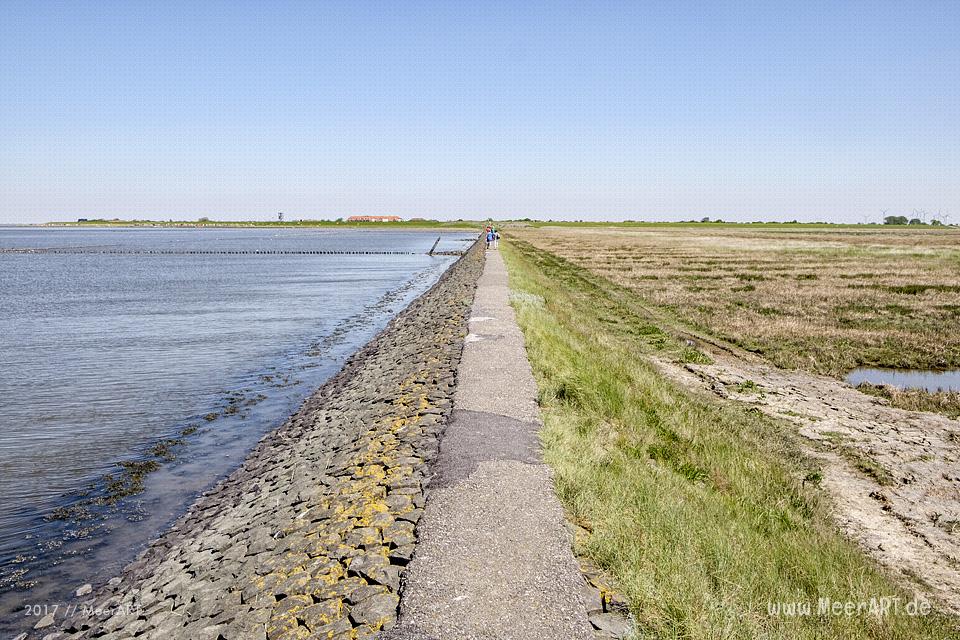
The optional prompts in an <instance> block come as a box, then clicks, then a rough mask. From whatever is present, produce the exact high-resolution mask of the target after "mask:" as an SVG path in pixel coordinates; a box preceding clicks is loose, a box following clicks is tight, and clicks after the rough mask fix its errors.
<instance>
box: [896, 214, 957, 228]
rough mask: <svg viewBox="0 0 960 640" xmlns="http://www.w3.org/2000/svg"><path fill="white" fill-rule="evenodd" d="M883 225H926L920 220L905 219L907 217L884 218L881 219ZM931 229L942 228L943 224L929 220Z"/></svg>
mask: <svg viewBox="0 0 960 640" xmlns="http://www.w3.org/2000/svg"><path fill="white" fill-rule="evenodd" d="M883 224H889V225H926V224H927V223H926V222H924V221H923V220H921V219H920V218H907V216H886V217H885V218H884V219H883ZM930 226H931V227H940V226H943V223H942V222H941V221H939V220H936V219H934V220H931V221H930Z"/></svg>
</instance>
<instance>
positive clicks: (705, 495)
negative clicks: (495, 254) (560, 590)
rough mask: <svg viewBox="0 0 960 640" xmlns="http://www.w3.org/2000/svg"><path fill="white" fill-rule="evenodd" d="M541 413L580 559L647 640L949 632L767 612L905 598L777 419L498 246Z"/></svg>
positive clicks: (645, 331)
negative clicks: (676, 377) (612, 582)
mask: <svg viewBox="0 0 960 640" xmlns="http://www.w3.org/2000/svg"><path fill="white" fill-rule="evenodd" d="M501 248H502V252H503V254H504V256H505V258H506V259H507V262H508V266H509V269H510V282H511V288H512V289H513V290H514V292H515V294H514V296H513V304H514V305H515V307H516V309H517V317H518V321H519V323H520V325H521V328H522V329H523V331H524V334H525V337H526V342H527V349H528V353H529V357H530V361H531V365H532V367H533V370H534V373H535V376H536V378H537V383H538V387H539V394H540V403H541V407H542V412H543V418H544V424H545V426H544V429H543V431H542V439H543V444H544V455H545V458H546V460H547V462H548V463H549V464H550V465H551V466H552V467H553V469H554V470H555V482H556V487H557V492H558V495H559V496H560V498H561V500H562V501H563V503H564V505H565V506H566V508H567V510H568V512H569V514H570V516H571V517H572V518H573V519H575V520H578V521H582V522H585V523H589V528H590V529H591V531H592V533H591V534H590V536H589V538H588V539H587V540H586V541H585V542H583V543H582V548H580V549H578V551H580V552H582V553H584V554H586V555H587V556H589V557H590V558H591V559H592V560H594V561H595V562H596V563H597V564H598V565H600V566H601V567H603V568H605V569H606V570H607V571H609V572H610V573H611V574H612V575H613V576H614V578H615V579H616V580H617V581H618V583H619V586H620V588H621V589H622V591H623V592H624V594H625V595H626V596H627V598H628V599H629V600H630V606H631V611H632V613H633V615H634V617H635V618H636V620H637V623H638V627H639V629H638V631H639V635H640V637H644V638H690V639H702V638H784V639H786V638H790V639H794V638H800V639H809V640H814V639H816V640H821V639H831V638H833V639H838V640H839V639H841V638H842V639H847V638H889V639H894V638H904V639H906V638H948V637H956V633H957V630H956V627H955V621H954V620H953V619H947V618H945V617H941V616H937V615H930V616H926V617H908V616H905V615H898V616H887V617H884V618H882V619H877V618H873V617H870V616H865V615H859V616H856V615H855V616H850V617H848V616H843V615H840V616H820V615H811V616H800V617H778V616H775V615H771V614H770V613H769V612H768V603H776V602H796V601H802V602H813V604H814V606H815V605H816V602H817V599H818V598H822V597H823V598H832V599H834V600H840V601H863V600H869V599H870V598H872V597H882V596H891V595H893V596H900V597H902V598H904V599H905V600H906V599H909V597H908V596H907V595H906V593H905V592H904V591H903V590H901V589H900V588H899V587H898V586H896V585H895V584H894V582H893V581H892V580H891V579H890V578H889V577H888V576H887V575H886V574H885V573H884V572H883V571H882V570H881V569H880V568H878V567H877V566H876V565H875V564H874V563H873V562H872V561H871V560H870V559H869V558H868V557H866V556H865V555H864V554H863V553H862V552H861V551H860V550H859V549H858V548H857V547H856V546H855V545H854V544H853V543H851V542H849V541H847V540H846V539H844V538H843V537H842V536H841V535H840V534H839V533H837V531H836V529H835V526H834V524H833V523H832V522H831V520H830V517H829V505H828V504H827V502H826V500H825V498H824V494H823V493H822V490H820V489H818V488H817V485H818V484H819V479H820V477H821V476H820V470H819V469H818V468H817V465H816V464H814V463H813V462H811V461H810V460H808V459H806V458H805V457H804V456H803V455H802V454H801V451H800V447H799V441H798V436H796V435H795V434H794V432H793V430H792V428H791V427H790V426H789V425H788V424H787V423H782V422H779V421H775V420H773V419H770V418H767V417H764V416H762V415H758V414H757V413H756V412H751V411H749V409H748V408H746V407H744V406H742V405H740V404H737V403H723V402H721V401H719V400H717V399H715V398H713V397H707V396H701V395H697V394H693V393H691V392H689V391H687V390H685V389H683V388H681V387H679V386H678V385H676V384H674V383H672V382H670V381H668V380H667V379H665V378H664V377H662V376H661V375H659V374H658V373H657V372H656V370H655V369H654V368H653V367H652V366H651V365H650V364H649V362H648V361H647V359H646V358H645V356H646V355H657V356H660V357H666V358H671V359H682V348H681V347H678V345H677V343H676V340H674V339H673V338H671V337H670V336H669V335H667V334H666V333H665V332H664V331H662V330H661V329H659V328H658V327H657V326H655V325H654V324H651V323H650V321H649V320H647V319H645V314H644V311H643V309H640V308H638V307H636V306H635V305H634V304H632V303H631V300H633V299H634V298H632V297H631V296H630V295H629V294H628V293H627V292H625V291H623V290H621V289H619V288H618V287H616V286H615V285H613V284H612V283H609V282H608V281H604V280H603V279H600V278H598V277H597V276H595V275H593V274H589V273H588V272H585V271H583V270H582V269H579V268H577V267H574V266H572V265H571V264H570V263H568V262H566V261H563V260H560V259H558V258H556V257H555V256H553V255H551V254H549V253H545V252H542V251H538V250H536V249H534V248H533V247H531V246H530V245H529V244H526V243H520V242H512V241H511V242H509V243H507V242H504V243H503V244H501Z"/></svg>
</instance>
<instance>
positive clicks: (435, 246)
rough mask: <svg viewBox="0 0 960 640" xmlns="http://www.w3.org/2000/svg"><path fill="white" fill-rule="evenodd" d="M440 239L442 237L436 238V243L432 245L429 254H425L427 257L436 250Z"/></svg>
mask: <svg viewBox="0 0 960 640" xmlns="http://www.w3.org/2000/svg"><path fill="white" fill-rule="evenodd" d="M441 237H442V236H437V241H436V242H434V243H433V246H432V247H430V252H429V253H427V255H428V256H432V255H433V250H434V249H436V248H437V245H438V244H440V238H441Z"/></svg>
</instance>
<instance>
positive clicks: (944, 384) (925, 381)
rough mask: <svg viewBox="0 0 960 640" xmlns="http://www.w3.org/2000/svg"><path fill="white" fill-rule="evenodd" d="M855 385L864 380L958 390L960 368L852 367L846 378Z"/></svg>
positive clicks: (910, 387)
mask: <svg viewBox="0 0 960 640" xmlns="http://www.w3.org/2000/svg"><path fill="white" fill-rule="evenodd" d="M846 380H847V382H848V383H850V384H851V385H853V386H857V385H859V384H862V383H864V382H869V383H870V384H876V385H880V384H888V385H891V386H894V387H899V388H900V389H923V390H925V391H931V392H936V391H960V369H955V370H951V371H928V370H924V369H872V368H867V367H861V368H859V369H854V370H853V371H851V372H850V373H849V374H847V378H846Z"/></svg>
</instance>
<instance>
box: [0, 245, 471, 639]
mask: <svg viewBox="0 0 960 640" xmlns="http://www.w3.org/2000/svg"><path fill="white" fill-rule="evenodd" d="M437 236H441V237H442V240H441V242H440V244H439V246H438V247H437V249H438V250H441V251H443V250H457V249H464V248H466V247H467V246H468V243H469V242H470V241H472V240H473V239H474V237H475V236H474V235H473V234H469V233H466V234H463V233H458V234H453V233H443V234H441V233H436V232H435V233H430V232H410V231H374V230H362V231H358V230H327V229H295V230H281V229H46V228H0V496H3V500H2V501H0V619H2V620H4V622H3V623H0V632H3V631H4V629H11V628H14V626H17V617H18V615H19V611H18V610H19V609H21V608H23V607H25V606H27V605H44V604H55V603H57V602H60V601H63V600H64V599H65V598H66V597H67V596H69V595H70V594H71V593H72V592H73V591H74V590H75V589H76V588H77V587H79V586H80V585H82V584H84V583H87V582H92V583H94V584H96V583H97V582H98V581H102V580H105V579H107V578H109V577H110V576H112V575H113V574H115V573H116V572H117V571H119V569H120V568H122V566H123V565H124V564H125V563H126V562H128V561H129V560H131V559H133V557H134V556H135V555H136V553H137V552H138V551H139V550H140V549H142V548H143V547H144V546H145V544H146V543H147V542H148V541H149V540H150V539H152V538H153V537H155V536H156V535H157V534H158V533H159V532H161V531H162V530H163V529H164V528H165V527H166V526H167V525H168V524H169V523H170V522H171V521H172V520H173V519H174V518H176V517H177V516H178V515H179V514H180V513H182V512H183V510H184V509H185V508H186V506H188V505H189V503H190V502H191V501H192V500H193V499H194V498H195V497H196V496H197V495H198V493H200V492H202V491H203V490H205V489H206V488H209V487H210V486H212V485H213V484H214V483H215V482H216V481H217V480H218V479H220V478H221V477H223V476H224V475H226V474H227V473H229V471H231V470H232V469H233V468H235V467H236V466H237V465H238V464H239V463H240V462H241V461H242V460H243V457H244V455H245V454H246V453H247V452H248V451H249V450H250V449H251V448H252V447H253V445H254V444H256V442H257V441H258V440H259V439H260V438H261V437H262V436H263V435H264V434H265V433H266V432H268V431H269V430H271V429H273V428H276V427H277V426H279V425H280V424H282V422H283V421H284V420H285V418H286V417H287V416H288V415H289V414H290V413H291V412H292V411H294V410H295V409H296V407H297V406H298V405H299V404H300V403H301V402H302V401H303V399H304V398H306V397H307V396H308V395H309V394H310V393H311V392H312V391H313V390H314V389H316V388H317V387H318V386H320V385H321V384H322V383H323V382H324V381H325V380H326V379H327V378H328V377H329V376H330V375H332V374H333V373H335V372H336V371H337V370H338V369H339V368H340V366H341V365H342V363H343V361H344V360H345V359H346V358H347V357H348V356H349V355H350V354H351V353H353V352H354V351H355V350H356V349H357V348H358V347H359V346H361V345H362V344H363V343H365V342H367V341H368V340H369V339H370V338H372V337H373V336H374V335H375V334H376V333H377V332H378V331H379V330H380V329H382V328H383V327H384V326H385V325H386V323H387V322H388V321H389V319H390V318H391V317H392V316H393V315H395V314H396V313H397V312H398V311H399V310H400V309H402V308H403V307H404V306H406V304H408V303H409V302H410V301H411V300H413V299H414V298H415V297H416V296H417V295H419V294H420V293H422V292H423V291H425V290H426V289H428V288H429V287H430V286H431V285H432V284H433V283H434V282H435V281H436V279H437V278H438V277H439V275H440V274H441V273H443V271H444V270H445V269H446V268H447V267H448V266H449V265H450V263H451V262H452V261H453V260H454V258H452V257H449V256H428V255H426V253H427V251H429V249H430V247H431V246H432V245H433V243H434V241H436V239H437ZM52 248H55V249H70V250H71V251H72V252H70V253H52V252H35V253H23V252H12V251H10V250H19V249H52ZM100 251H105V252H106V251H133V252H149V251H164V252H167V253H163V254H150V253H130V254H115V253H100ZM189 251H211V252H212V251H233V252H245V251H279V252H288V253H276V254H259V255H258V254H250V253H232V254H226V255H221V254H190V253H188V252H189ZM294 251H300V252H307V251H373V252H376V251H405V252H409V254H406V255H383V254H374V255H314V254H302V253H301V254H293V253H289V252H294ZM169 252H176V253H169ZM158 445H159V446H158ZM145 462H146V463H147V466H146V467H145V466H143V464H144V463H145ZM124 464H126V465H127V467H126V468H124V466H123V465H124ZM131 469H132V470H134V471H144V470H149V471H150V472H149V473H145V474H143V477H142V478H140V475H139V473H131V472H130V470H131ZM141 481H142V487H134V485H133V484H131V483H136V482H141ZM118 487H120V488H121V489H123V490H120V491H118ZM131 488H135V489H136V490H135V491H133V492H132V495H122V494H124V493H130V491H127V490H130V489H131ZM141 489H142V490H141Z"/></svg>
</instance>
